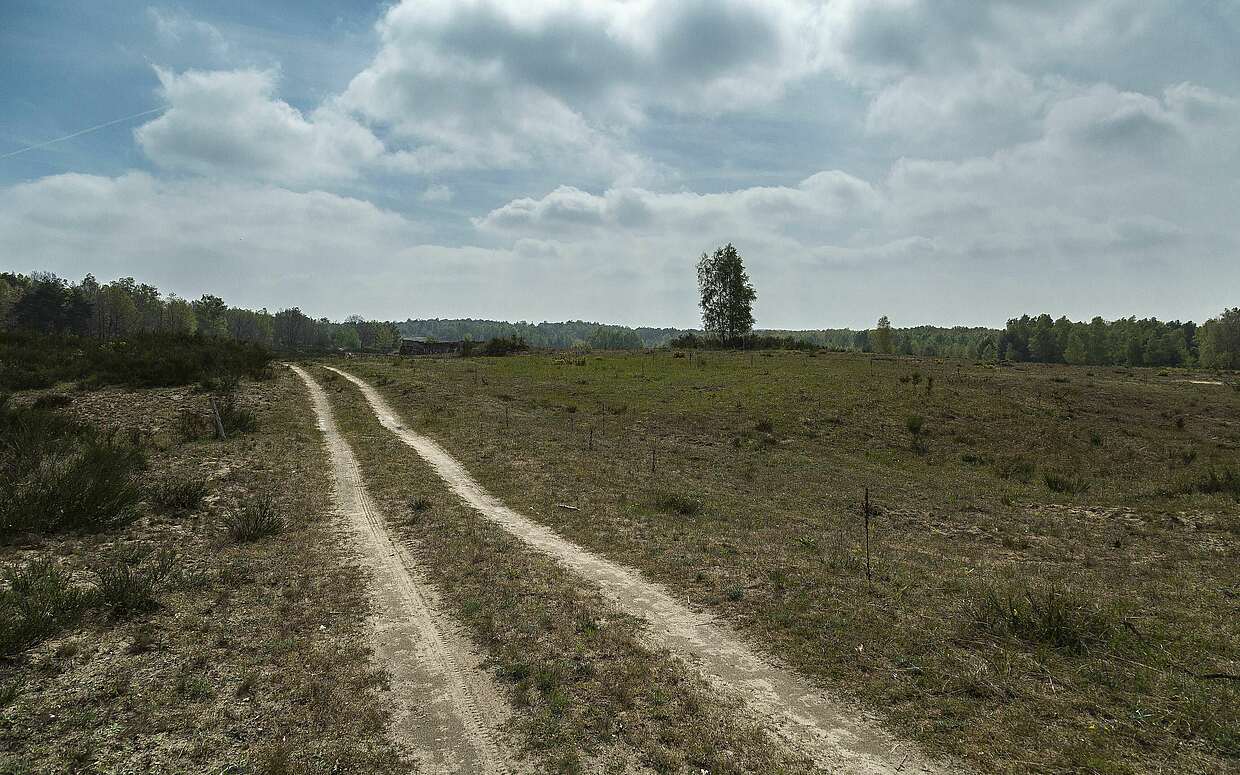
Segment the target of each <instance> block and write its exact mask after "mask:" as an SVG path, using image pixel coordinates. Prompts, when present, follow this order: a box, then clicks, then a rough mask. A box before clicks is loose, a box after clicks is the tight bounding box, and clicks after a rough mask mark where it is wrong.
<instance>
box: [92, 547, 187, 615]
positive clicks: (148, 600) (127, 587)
mask: <svg viewBox="0 0 1240 775" xmlns="http://www.w3.org/2000/svg"><path fill="white" fill-rule="evenodd" d="M176 561H177V555H176V553H175V552H173V551H172V550H170V549H162V550H160V551H159V552H158V553H154V554H152V553H151V552H150V551H149V550H144V549H139V550H136V551H131V552H127V553H125V554H122V555H121V556H119V557H117V558H115V559H113V560H112V561H111V562H108V563H107V564H105V565H102V566H100V567H99V568H96V569H95V575H96V576H98V578H99V581H98V583H97V584H96V594H97V595H98V598H99V603H100V605H102V606H103V607H105V608H107V609H108V610H109V611H111V612H112V615H113V616H117V617H125V616H132V615H133V614H140V613H146V612H148V611H154V610H155V609H156V608H158V607H159V601H158V600H156V598H155V592H156V590H157V589H158V588H159V587H160V586H161V585H162V584H163V583H164V582H165V581H166V580H167V579H168V578H169V577H170V576H171V575H172V573H173V570H174V568H175V566H176Z"/></svg>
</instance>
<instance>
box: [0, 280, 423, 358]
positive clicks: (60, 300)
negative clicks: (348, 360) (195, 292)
mask: <svg viewBox="0 0 1240 775" xmlns="http://www.w3.org/2000/svg"><path fill="white" fill-rule="evenodd" d="M0 331H8V332H14V333H28V334H38V335H58V336H77V337H83V338H88V339H93V340H97V341H117V340H125V339H131V338H133V337H135V336H139V335H166V336H193V335H198V336H203V337H211V338H224V339H233V340H236V341H239V342H246V343H251V344H255V345H258V346H261V347H265V348H267V349H271V350H279V351H326V350H338V349H339V350H349V351H366V352H388V351H391V350H395V349H396V348H397V347H399V345H400V332H399V331H398V330H397V328H396V326H395V325H394V324H392V323H387V322H381V321H376V320H363V319H362V318H360V317H358V316H353V317H350V318H348V319H347V320H345V321H344V322H343V323H334V322H332V321H330V320H327V319H326V318H319V319H317V320H315V319H313V318H310V317H308V316H307V315H305V314H304V313H302V311H301V310H300V309H298V308H297V307H292V308H290V309H284V310H280V311H279V312H276V313H274V314H273V313H270V312H268V311H267V310H265V309H263V310H258V311H255V310H249V309H243V308H240V307H230V306H228V305H227V304H226V303H224V300H223V299H221V298H219V297H218V296H212V295H210V294H204V295H203V296H202V297H201V298H200V299H198V300H196V301H189V300H186V299H182V298H180V297H178V296H177V295H176V294H168V295H166V296H165V295H163V294H161V293H160V292H159V289H158V288H155V287H154V286H151V285H146V284H142V283H137V282H135V281H134V279H133V278H131V277H126V278H122V279H120V280H115V281H113V282H110V283H105V284H100V283H99V282H98V281H97V280H96V279H95V278H94V277H93V276H91V275H87V276H86V277H85V279H83V280H82V281H81V282H80V283H75V284H71V283H69V282H68V281H66V280H64V279H62V278H60V277H57V276H56V275H53V274H46V273H39V272H35V273H32V274H30V275H22V274H12V273H0Z"/></svg>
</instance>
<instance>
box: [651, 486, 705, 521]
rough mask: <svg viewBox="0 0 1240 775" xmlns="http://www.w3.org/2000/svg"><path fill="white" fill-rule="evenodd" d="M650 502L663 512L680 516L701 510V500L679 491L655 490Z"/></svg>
mask: <svg viewBox="0 0 1240 775" xmlns="http://www.w3.org/2000/svg"><path fill="white" fill-rule="evenodd" d="M651 503H652V504H653V505H654V507H655V508H656V509H657V510H659V511H661V512H663V513H664V514H679V515H680V516H682V517H692V516H694V515H696V514H698V513H700V512H701V511H702V502H701V501H699V500H697V499H696V498H691V497H689V496H688V495H685V494H684V493H679V492H671V491H661V492H657V493H655V494H654V496H653V498H651Z"/></svg>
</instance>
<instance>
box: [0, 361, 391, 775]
mask: <svg viewBox="0 0 1240 775" xmlns="http://www.w3.org/2000/svg"><path fill="white" fill-rule="evenodd" d="M19 398H20V396H19ZM206 400H207V399H206V398H205V397H204V396H201V395H195V394H192V393H189V392H188V391H184V390H182V391H175V390H145V391H138V392H129V393H126V392H121V391H116V390H101V391H98V392H93V393H90V394H86V395H80V396H77V397H76V398H75V399H74V400H73V401H72V403H71V405H70V406H69V407H68V408H67V409H66V410H65V411H66V412H70V413H72V414H73V415H74V416H75V417H76V418H77V419H78V420H80V421H83V422H88V423H92V424H96V425H99V426H101V427H102V428H103V429H104V431H108V430H115V431H117V433H118V434H119V435H120V436H122V437H123V438H127V439H135V440H138V442H139V443H140V444H141V445H142V446H143V448H144V451H145V455H146V458H147V461H148V470H147V472H146V475H145V478H144V491H145V495H144V497H143V500H142V501H141V502H140V503H139V504H138V512H137V514H136V516H135V518H134V519H132V521H129V522H128V523H127V524H123V525H121V526H119V527H113V528H111V529H104V530H100V531H99V532H93V533H74V534H68V535H63V534H62V535H54V536H40V535H30V536H26V537H25V538H24V539H23V541H22V542H21V543H19V544H16V545H11V546H7V547H4V548H3V549H0V563H2V564H3V565H4V566H5V567H6V568H8V569H9V571H8V575H7V578H6V579H5V583H4V590H3V594H0V597H3V598H13V597H14V596H16V597H18V598H20V599H21V600H22V601H24V603H23V605H25V606H26V608H28V609H29V610H31V611H42V612H44V613H45V614H46V615H45V616H43V618H42V619H37V620H36V619H32V618H30V617H27V619H26V620H23V621H24V623H25V627H26V629H25V630H24V631H22V630H16V629H12V628H8V627H7V624H8V623H7V622H5V623H4V624H5V625H6V632H17V633H18V634H19V635H21V637H19V638H18V639H17V640H16V641H15V642H14V644H13V648H11V649H8V652H9V653H10V657H9V659H7V660H6V661H5V662H4V663H3V664H0V688H2V689H3V691H0V699H2V701H3V707H2V708H0V751H2V752H0V772H12V773H25V772H30V773H34V772H79V771H80V772H230V773H271V774H272V775H274V774H275V773H303V772H331V771H337V772H379V773H385V772H390V773H396V772H400V773H404V772H408V771H409V768H408V766H407V764H406V763H405V762H403V761H402V760H401V755H400V752H398V751H396V750H393V748H392V746H391V745H390V744H389V743H388V742H387V740H386V738H385V736H384V723H385V714H384V710H383V705H384V700H383V691H384V678H383V676H382V674H380V673H377V672H375V671H373V670H372V668H371V665H370V662H369V660H368V657H369V652H368V649H367V647H366V644H365V641H364V636H365V621H364V618H365V615H366V612H367V605H368V603H367V600H366V597H365V587H364V577H363V574H362V572H361V570H360V569H359V568H357V567H356V566H355V565H354V564H353V563H352V560H351V559H350V558H349V557H347V556H344V555H342V553H341V551H340V549H339V548H338V547H340V546H341V545H342V543H341V541H340V540H339V538H338V537H337V536H336V535H335V533H334V528H333V526H332V522H331V519H330V517H329V516H328V495H329V493H328V490H327V487H328V482H329V478H328V475H327V470H326V460H325V456H324V452H323V448H322V442H321V436H320V434H319V432H318V429H317V427H316V426H315V423H314V418H313V414H312V412H311V408H310V405H309V402H308V399H307V396H306V395H305V391H304V388H303V387H302V386H301V384H300V381H299V380H296V379H294V378H292V377H291V376H290V375H289V374H287V373H286V372H284V371H281V372H280V373H279V374H278V375H277V377H276V379H274V380H272V381H266V382H261V383H257V384H247V385H245V386H243V388H242V390H241V395H240V397H239V399H238V400H241V401H244V402H245V404H246V406H248V407H250V409H251V410H252V411H253V412H254V415H255V417H256V425H255V426H254V431H253V432H252V433H248V434H244V435H240V436H236V437H231V438H230V439H229V441H227V442H217V441H213V440H211V441H208V440H201V441H188V442H182V441H180V439H181V434H180V433H179V431H178V428H177V425H178V417H179V415H180V413H181V412H182V411H183V410H184V409H185V408H186V407H187V406H189V405H193V406H194V407H195V408H199V407H198V406H197V405H198V404H199V403H202V402H205V401H206ZM256 504H258V505H256ZM255 509H258V510H259V511H263V512H264V513H266V511H265V510H275V511H277V512H278V513H279V515H281V517H282V524H281V525H280V530H279V531H278V532H277V531H271V530H263V531H258V532H259V533H262V535H255V536H254V538H255V540H253V541H248V542H245V543H239V542H237V541H234V539H233V538H232V537H230V536H229V535H228V531H227V530H226V528H225V523H226V522H227V519H228V515H230V514H246V513H250V512H252V511H254V510H255ZM273 533H274V534H273ZM246 536H247V538H248V537H250V536H251V533H249V532H247V533H246ZM47 601H51V602H54V603H55V605H52V604H51V602H47ZM0 609H3V610H14V611H19V610H20V609H21V605H17V604H15V605H14V606H9V605H8V601H7V600H0ZM52 614H54V616H53V615H52ZM23 632H24V634H22V633H23Z"/></svg>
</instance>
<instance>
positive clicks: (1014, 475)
mask: <svg viewBox="0 0 1240 775" xmlns="http://www.w3.org/2000/svg"><path fill="white" fill-rule="evenodd" d="M992 467H993V468H994V471H995V476H998V477H999V478H1000V479H1015V480H1017V481H1020V482H1028V481H1029V480H1030V479H1032V478H1033V472H1034V471H1035V470H1036V469H1037V466H1036V465H1034V462H1033V461H1032V460H1030V459H1029V458H1027V457H1025V456H1024V455H1008V456H1005V457H1000V458H997V459H996V460H995V462H994V464H993V466H992Z"/></svg>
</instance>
